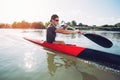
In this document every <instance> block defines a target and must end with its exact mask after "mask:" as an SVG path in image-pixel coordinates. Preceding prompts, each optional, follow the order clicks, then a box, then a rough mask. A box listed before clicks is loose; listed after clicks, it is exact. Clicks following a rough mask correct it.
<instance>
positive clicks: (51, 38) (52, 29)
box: [46, 25, 56, 43]
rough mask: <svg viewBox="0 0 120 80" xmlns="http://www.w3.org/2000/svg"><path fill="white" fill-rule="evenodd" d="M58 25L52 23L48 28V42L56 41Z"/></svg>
mask: <svg viewBox="0 0 120 80" xmlns="http://www.w3.org/2000/svg"><path fill="white" fill-rule="evenodd" d="M55 30H56V27H55V26H53V25H50V26H49V27H48V28H47V35H46V41H47V42H48V43H53V42H54V41H55V37H56V32H55Z"/></svg>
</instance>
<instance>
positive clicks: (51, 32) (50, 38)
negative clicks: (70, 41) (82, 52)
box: [46, 14, 80, 44]
mask: <svg viewBox="0 0 120 80" xmlns="http://www.w3.org/2000/svg"><path fill="white" fill-rule="evenodd" d="M58 23H59V17H58V15H56V14H54V15H52V16H51V19H50V25H49V27H48V28H47V35H46V41H47V42H48V43H53V44H65V42H64V41H56V40H55V38H56V33H62V34H72V33H79V32H80V30H65V28H66V27H67V24H65V25H64V26H63V27H61V28H56V26H57V25H58Z"/></svg>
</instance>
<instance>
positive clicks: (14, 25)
mask: <svg viewBox="0 0 120 80" xmlns="http://www.w3.org/2000/svg"><path fill="white" fill-rule="evenodd" d="M0 28H13V29H17V28H22V29H28V28H31V29H45V26H44V24H43V22H32V23H30V22H27V21H21V22H14V23H12V24H5V23H0Z"/></svg>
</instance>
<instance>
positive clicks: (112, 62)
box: [24, 38, 120, 70]
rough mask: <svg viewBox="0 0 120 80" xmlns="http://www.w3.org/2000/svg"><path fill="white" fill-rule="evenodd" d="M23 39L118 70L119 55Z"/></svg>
mask: <svg viewBox="0 0 120 80" xmlns="http://www.w3.org/2000/svg"><path fill="white" fill-rule="evenodd" d="M24 39H26V40H28V41H30V42H33V43H36V44H38V45H41V46H43V47H46V48H49V49H52V50H55V51H58V52H62V53H65V54H68V55H72V56H75V57H78V58H82V59H85V60H89V61H93V62H96V63H98V64H101V65H105V66H108V67H111V68H114V69H117V70H120V55H115V54H112V53H107V52H102V51H98V50H93V49H89V48H84V47H80V46H76V45H70V44H66V45H62V44H51V43H48V42H45V41H42V40H38V39H30V38H24Z"/></svg>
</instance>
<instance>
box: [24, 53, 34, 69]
mask: <svg viewBox="0 0 120 80" xmlns="http://www.w3.org/2000/svg"><path fill="white" fill-rule="evenodd" d="M33 54H34V52H29V53H25V57H24V62H25V69H26V70H28V71H31V70H32V69H34V67H35V65H36V61H35V59H34V57H33Z"/></svg>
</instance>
